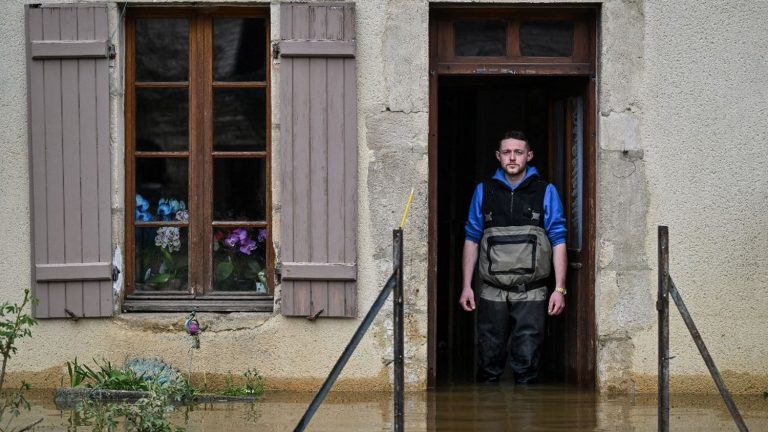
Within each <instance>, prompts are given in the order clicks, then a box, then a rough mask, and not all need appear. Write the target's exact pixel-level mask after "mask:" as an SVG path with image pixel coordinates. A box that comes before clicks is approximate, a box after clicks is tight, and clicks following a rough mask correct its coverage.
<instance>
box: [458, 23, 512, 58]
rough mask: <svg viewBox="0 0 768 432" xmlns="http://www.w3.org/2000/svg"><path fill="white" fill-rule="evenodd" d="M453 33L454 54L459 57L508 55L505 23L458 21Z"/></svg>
mask: <svg viewBox="0 0 768 432" xmlns="http://www.w3.org/2000/svg"><path fill="white" fill-rule="evenodd" d="M453 31H454V44H455V45H454V52H455V54H456V55H457V56H459V57H468V56H481V57H492V56H505V55H507V23H506V22H505V21H458V22H456V23H455V24H454V27H453Z"/></svg>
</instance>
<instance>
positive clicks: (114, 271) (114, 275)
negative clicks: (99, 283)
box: [112, 266, 120, 282]
mask: <svg viewBox="0 0 768 432" xmlns="http://www.w3.org/2000/svg"><path fill="white" fill-rule="evenodd" d="M119 274H120V269H119V268H117V266H112V282H117V276H118V275H119Z"/></svg>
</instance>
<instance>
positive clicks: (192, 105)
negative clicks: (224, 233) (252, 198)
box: [123, 7, 275, 312]
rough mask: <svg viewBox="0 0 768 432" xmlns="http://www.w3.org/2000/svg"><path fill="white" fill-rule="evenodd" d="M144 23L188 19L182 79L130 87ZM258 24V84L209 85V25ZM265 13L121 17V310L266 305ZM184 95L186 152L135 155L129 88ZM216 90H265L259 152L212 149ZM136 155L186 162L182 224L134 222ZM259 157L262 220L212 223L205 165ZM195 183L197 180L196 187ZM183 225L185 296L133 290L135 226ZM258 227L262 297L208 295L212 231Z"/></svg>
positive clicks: (201, 11)
mask: <svg viewBox="0 0 768 432" xmlns="http://www.w3.org/2000/svg"><path fill="white" fill-rule="evenodd" d="M148 17H158V18H159V17H183V18H188V19H189V57H188V58H189V61H188V81H186V82H172V83H163V82H151V83H137V82H136V78H135V65H136V61H135V20H136V18H148ZM222 17H227V18H264V19H265V41H264V43H265V44H266V46H265V50H264V52H265V59H264V61H265V81H252V82H216V81H214V80H213V19H214V18H222ZM269 19H270V11H269V8H268V7H191V8H154V7H140V8H129V9H128V13H127V14H126V24H125V26H126V27H125V28H126V51H125V52H126V56H125V173H126V174H125V180H126V185H125V211H126V214H125V233H126V234H125V250H126V254H125V257H126V259H125V269H126V272H125V273H126V277H125V287H126V289H125V293H126V295H125V299H124V301H123V311H126V312H132V311H133V312H137V311H155V312H163V311H169V312H170V311H188V310H191V309H193V308H194V309H197V310H198V311H217V312H229V311H260V312H271V311H272V309H273V306H274V300H273V293H274V285H275V281H274V268H275V253H274V250H273V247H272V235H273V233H272V181H271V179H272V137H271V119H272V114H271V70H270V69H271V68H270V66H271V61H270V60H271V59H270V52H271V49H270V39H271V38H270V21H269ZM172 87H183V88H188V89H189V93H188V94H189V114H188V125H189V126H188V128H189V129H188V133H189V140H188V147H187V151H185V152H176V151H172V152H143V151H142V152H139V151H136V148H135V90H136V89H137V88H172ZM216 88H264V89H265V103H266V107H265V117H266V118H265V149H264V150H263V151H232V152H222V151H214V149H213V115H212V114H213V90H214V89H216ZM137 157H145V158H150V157H158V158H161V157H179V158H187V159H188V161H189V162H188V167H189V168H188V191H189V193H188V197H187V202H188V208H189V211H190V221H189V223H188V224H186V223H183V222H163V221H152V222H139V223H137V222H136V221H135V220H134V219H135V205H136V203H135V194H136V184H135V182H136V159H137ZM217 157H218V158H235V157H239V158H253V159H263V160H264V164H265V167H264V169H265V184H264V187H265V197H266V198H265V199H266V203H265V204H266V205H265V218H264V220H262V221H250V222H242V221H226V222H224V221H218V222H214V221H213V164H214V160H215V158H217ZM198 179H202V180H201V181H200V180H198ZM159 226H188V245H189V247H188V251H189V252H188V260H189V261H188V263H189V270H188V271H189V277H188V289H187V293H180V292H178V291H176V292H165V293H164V292H162V291H159V292H157V293H153V292H140V293H136V292H135V274H134V272H135V269H134V266H135V253H136V251H135V248H136V245H135V242H134V232H135V229H136V228H137V227H159ZM214 227H220V228H235V227H246V228H266V229H267V239H266V242H265V245H266V257H265V258H266V276H267V282H268V287H267V294H266V295H265V294H256V293H250V292H234V291H214V290H213V271H212V266H213V265H212V260H213V254H212V252H213V243H212V238H213V229H212V228H214Z"/></svg>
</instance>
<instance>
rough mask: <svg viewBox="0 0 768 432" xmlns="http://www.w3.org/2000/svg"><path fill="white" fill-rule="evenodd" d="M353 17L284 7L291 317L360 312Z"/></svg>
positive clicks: (286, 279) (286, 295)
mask: <svg viewBox="0 0 768 432" xmlns="http://www.w3.org/2000/svg"><path fill="white" fill-rule="evenodd" d="M354 17H355V15H354V6H353V5H352V4H350V3H319V4H315V3H313V4H304V3H283V4H281V5H280V33H281V41H280V43H279V50H280V56H281V62H280V146H281V149H282V152H281V159H282V182H281V183H282V196H281V200H282V202H281V206H282V222H281V226H282V236H281V259H282V312H283V314H284V315H294V316H310V315H318V314H319V315H318V316H321V317H353V316H355V315H356V313H357V293H356V283H355V279H356V276H357V266H356V262H357V246H356V244H357V242H356V234H357V75H356V67H355V58H354V56H355V33H354V21H355V18H354ZM321 311H322V312H321Z"/></svg>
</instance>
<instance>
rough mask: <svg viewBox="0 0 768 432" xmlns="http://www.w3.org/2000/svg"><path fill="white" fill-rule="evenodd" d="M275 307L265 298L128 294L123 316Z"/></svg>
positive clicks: (235, 295)
mask: <svg viewBox="0 0 768 432" xmlns="http://www.w3.org/2000/svg"><path fill="white" fill-rule="evenodd" d="M274 304H275V303H274V297H272V296H266V295H242V294H240V295H237V294H230V295H226V294H221V293H217V294H216V295H206V296H197V297H195V296H192V295H179V296H174V295H135V294H129V295H128V296H127V297H126V299H125V302H123V312H189V311H191V310H196V311H198V312H272V311H273V309H274Z"/></svg>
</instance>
